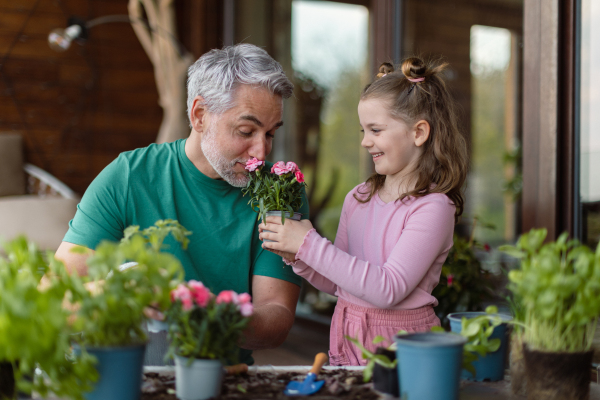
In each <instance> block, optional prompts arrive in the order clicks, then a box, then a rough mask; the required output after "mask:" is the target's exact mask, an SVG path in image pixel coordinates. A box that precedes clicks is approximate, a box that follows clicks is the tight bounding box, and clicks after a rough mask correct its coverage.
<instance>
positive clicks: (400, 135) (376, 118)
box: [358, 98, 429, 177]
mask: <svg viewBox="0 0 600 400" xmlns="http://www.w3.org/2000/svg"><path fill="white" fill-rule="evenodd" d="M386 106H387V104H386V102H385V101H384V100H381V99H377V98H371V99H365V100H361V101H360V102H359V103H358V118H359V120H360V126H361V127H362V130H363V132H364V136H363V140H362V142H361V146H362V147H364V148H365V149H367V150H368V151H369V153H370V154H371V157H373V162H374V163H375V171H377V173H378V174H380V175H386V176H388V177H395V176H397V177H402V176H406V175H408V174H409V173H411V172H412V171H413V170H414V168H415V166H416V164H417V162H418V160H419V157H420V155H421V153H422V151H423V148H422V147H421V146H422V144H423V143H424V142H425V141H426V140H427V137H425V140H423V137H422V133H423V132H420V129H419V126H420V125H419V124H422V123H425V124H427V123H426V122H425V121H419V122H418V123H417V124H416V125H415V126H414V127H409V126H407V125H406V124H405V123H404V122H403V121H401V120H398V119H396V118H393V117H392V116H391V115H390V113H389V111H388V110H387V107H386ZM428 135H429V125H428V124H427V136H428Z"/></svg>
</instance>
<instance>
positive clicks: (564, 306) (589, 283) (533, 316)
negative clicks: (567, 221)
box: [501, 229, 600, 352]
mask: <svg viewBox="0 0 600 400" xmlns="http://www.w3.org/2000/svg"><path fill="white" fill-rule="evenodd" d="M546 236H547V231H546V229H532V230H531V231H529V232H528V233H525V234H523V235H522V236H521V237H520V238H519V240H518V242H517V244H516V245H515V246H503V247H501V250H502V251H504V252H506V253H507V254H509V255H511V256H513V257H516V258H518V259H519V260H520V261H521V266H520V268H518V269H514V270H512V271H510V272H509V279H510V284H509V289H510V290H511V291H512V293H513V295H514V301H516V302H519V303H520V308H521V309H522V321H520V322H522V323H523V325H524V327H525V329H524V338H523V339H524V341H525V343H526V344H527V345H528V346H529V347H530V348H531V349H532V350H541V351H552V352H580V351H587V350H589V349H590V348H591V346H592V340H593V338H594V332H595V330H596V321H597V317H598V315H600V245H599V246H598V247H597V249H596V252H595V253H594V252H593V251H592V250H590V249H589V248H588V247H587V246H585V245H581V244H580V243H579V242H578V241H577V240H568V234H567V233H563V234H562V235H560V236H559V237H558V239H557V240H556V241H554V242H548V243H544V240H545V239H546Z"/></svg>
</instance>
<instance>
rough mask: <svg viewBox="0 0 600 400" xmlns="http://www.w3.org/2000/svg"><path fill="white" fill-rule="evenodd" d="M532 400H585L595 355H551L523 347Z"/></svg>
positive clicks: (589, 353) (530, 398) (583, 353)
mask: <svg viewBox="0 0 600 400" xmlns="http://www.w3.org/2000/svg"><path fill="white" fill-rule="evenodd" d="M523 355H524V356H525V373H526V374H527V399H528V400H534V399H535V400H537V399H544V400H571V399H581V400H585V399H588V398H589V395H590V368H591V365H592V357H593V355H594V351H593V350H592V351H586V352H581V353H550V352H544V351H535V350H529V348H528V347H527V346H525V345H524V346H523Z"/></svg>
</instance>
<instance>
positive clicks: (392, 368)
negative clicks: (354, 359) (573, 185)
mask: <svg viewBox="0 0 600 400" xmlns="http://www.w3.org/2000/svg"><path fill="white" fill-rule="evenodd" d="M403 333H406V332H404V331H400V332H398V334H399V335H400V334H403ZM346 338H347V339H348V340H349V341H351V342H352V343H354V345H356V347H358V348H359V349H360V351H361V352H362V358H364V359H365V360H368V361H367V365H366V366H365V370H364V371H363V381H364V382H369V381H370V380H371V379H372V380H373V388H374V389H375V390H376V391H378V392H381V393H387V394H390V395H392V396H394V397H398V396H399V394H400V387H399V384H398V371H397V369H396V365H397V364H398V360H397V359H396V343H392V344H390V345H389V346H387V347H384V346H378V347H377V348H376V349H375V353H373V352H371V351H369V350H367V349H366V348H365V347H364V346H363V345H362V343H361V342H360V340H358V339H357V338H352V337H350V336H346ZM385 341H388V342H389V339H386V338H384V337H383V336H375V338H374V339H373V344H380V343H383V342H385Z"/></svg>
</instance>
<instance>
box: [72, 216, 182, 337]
mask: <svg viewBox="0 0 600 400" xmlns="http://www.w3.org/2000/svg"><path fill="white" fill-rule="evenodd" d="M168 234H171V235H173V237H174V238H175V239H176V240H178V241H179V242H181V243H182V247H183V248H186V247H187V243H188V241H189V240H188V239H187V237H186V236H188V235H190V234H191V232H189V231H188V230H186V229H185V228H184V227H183V226H181V225H180V224H179V223H178V222H177V221H174V220H159V221H157V222H156V224H155V226H153V227H150V228H147V229H144V230H142V231H140V230H139V227H137V226H132V227H129V228H127V229H126V230H125V237H124V238H123V239H122V240H121V242H120V243H114V242H109V241H103V242H102V243H100V244H99V245H98V247H96V251H95V253H94V254H93V255H91V256H90V257H89V258H88V261H87V265H88V276H87V277H84V278H82V279H83V281H84V282H86V283H88V284H89V283H93V286H94V289H93V290H86V291H83V292H81V291H80V292H78V293H76V294H74V295H73V296H72V299H71V301H72V303H74V304H75V306H76V307H77V308H78V309H77V312H76V313H75V319H74V322H73V328H74V329H75V330H76V331H79V332H83V338H82V339H80V340H81V341H82V342H83V343H84V344H85V345H87V346H123V345H130V344H139V343H144V342H145V341H146V334H145V332H144V331H143V329H142V323H143V322H144V320H145V318H146V317H145V316H144V309H145V308H146V307H150V306H154V307H158V308H159V309H166V308H167V307H168V306H169V305H170V292H171V290H172V289H174V288H175V287H176V286H177V285H178V284H179V283H180V282H182V281H183V268H182V266H181V263H180V262H179V260H178V259H177V258H176V257H175V256H173V255H172V254H169V253H164V252H161V249H162V246H163V241H164V239H165V237H166V236H167V235H168ZM74 250H75V251H78V252H85V251H86V250H85V249H83V248H75V249H74ZM126 262H136V263H137V265H136V266H135V267H133V268H128V269H125V270H123V271H121V270H120V268H119V267H120V266H121V265H123V264H124V263H126Z"/></svg>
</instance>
